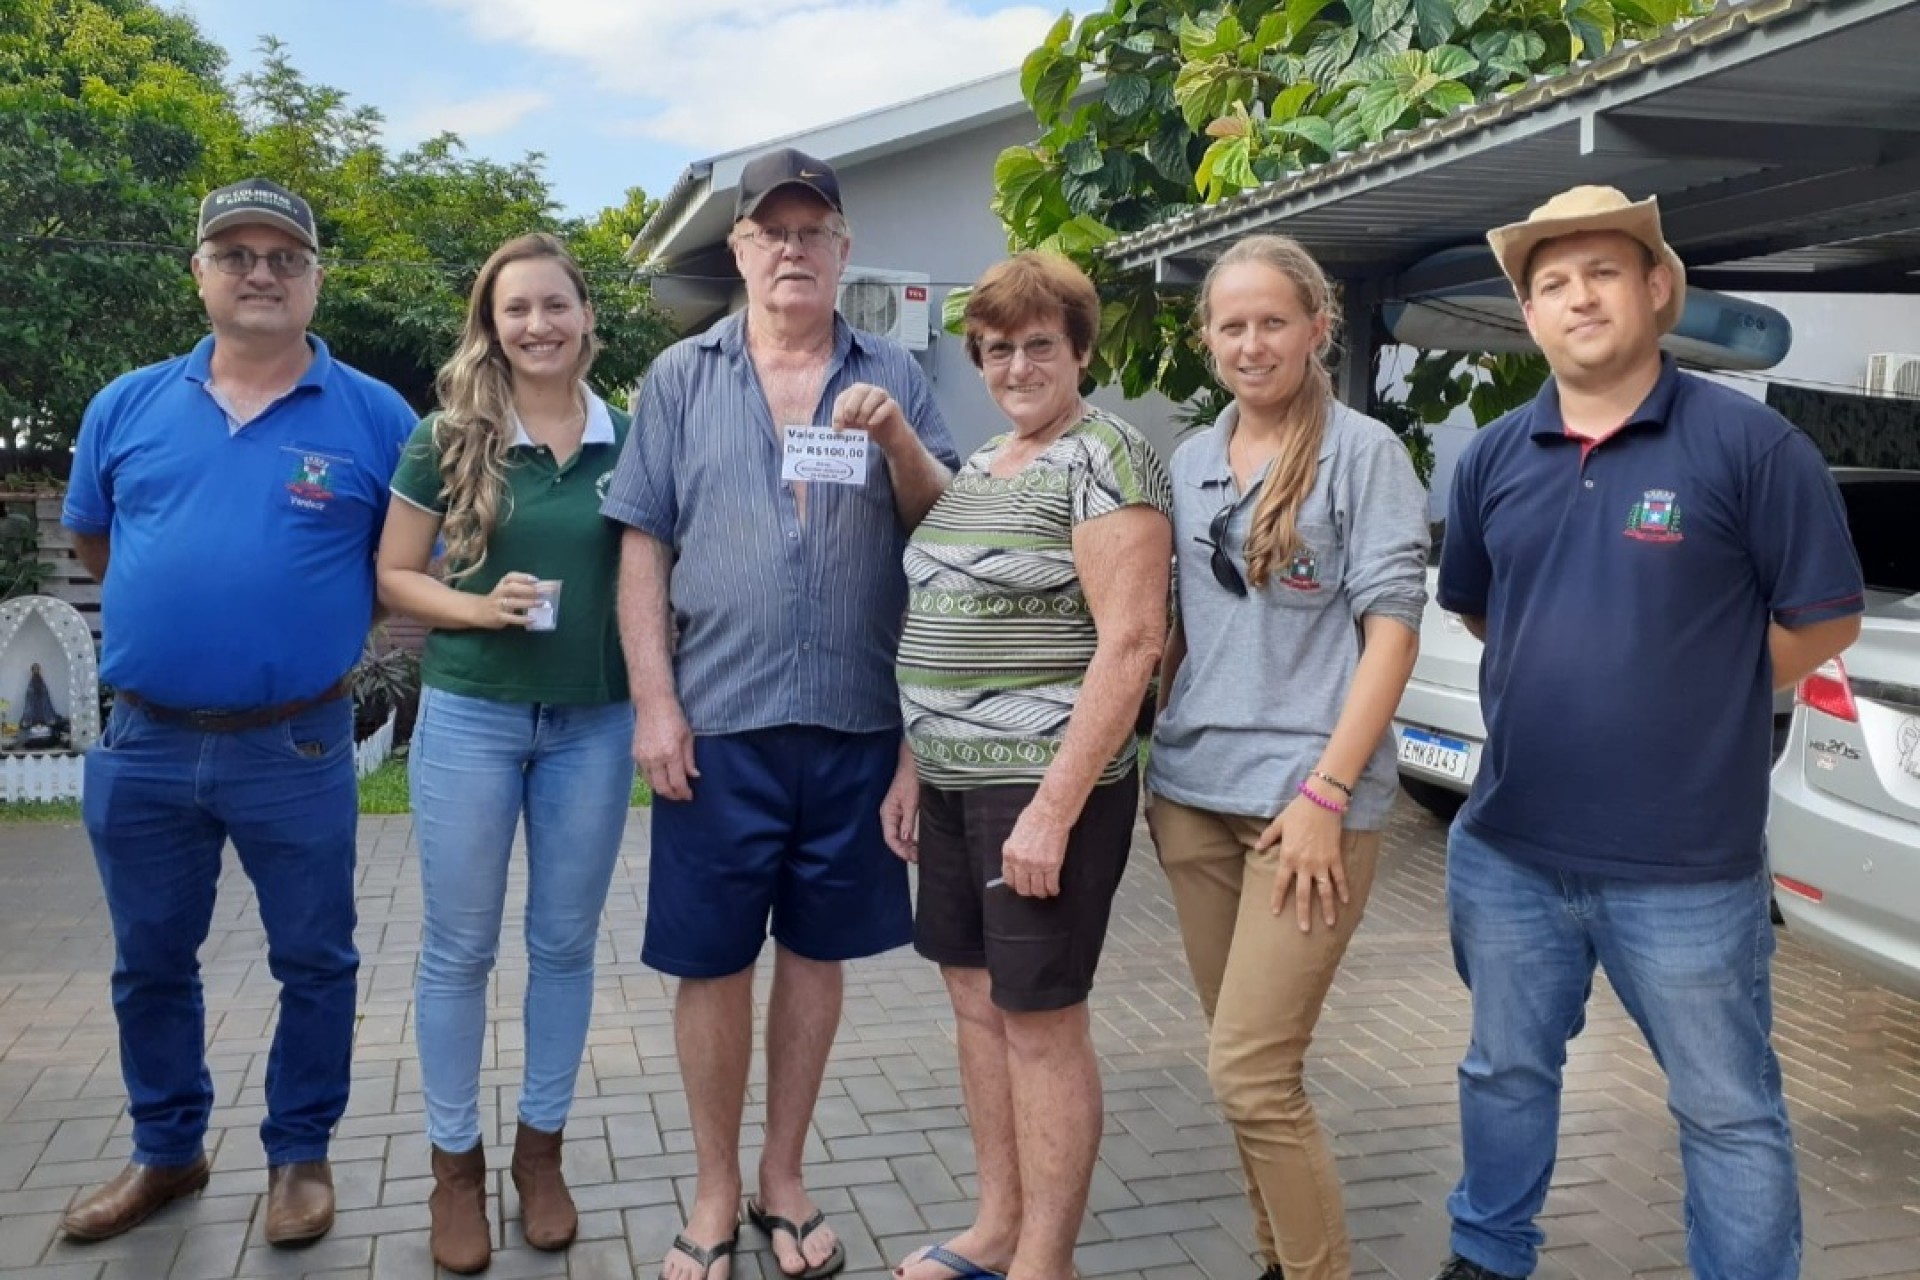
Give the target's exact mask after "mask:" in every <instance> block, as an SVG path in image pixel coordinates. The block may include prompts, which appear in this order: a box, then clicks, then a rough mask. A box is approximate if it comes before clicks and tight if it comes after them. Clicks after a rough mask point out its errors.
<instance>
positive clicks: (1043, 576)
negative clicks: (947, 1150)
mask: <svg viewBox="0 0 1920 1280" xmlns="http://www.w3.org/2000/svg"><path fill="white" fill-rule="evenodd" d="M1099 321H1100V299H1099V297H1098V295H1097V294H1096V293H1095V292H1094V288H1093V284H1092V282H1091V281H1089V280H1088V279H1087V278H1086V276H1085V275H1084V274H1082V273H1081V271H1080V269H1079V268H1077V267H1075V266H1074V265H1073V264H1072V263H1070V262H1068V261H1066V260H1065V259H1063V258H1059V257H1055V256H1052V255H1046V254H1038V253H1023V254H1021V255H1019V256H1018V257H1015V258H1013V259H1011V260H1009V261H1007V262H1003V263H1001V264H999V265H998V266H996V267H994V268H992V269H991V270H989V271H988V272H987V273H986V275H985V276H983V277H982V278H981V280H980V282H979V283H978V285H977V286H975V288H974V290H973V293H972V296H971V298H970V299H969V300H968V303H967V310H966V325H967V353H968V355H969V356H970V357H971V358H972V359H973V362H974V364H975V365H977V366H978V367H979V369H980V372H981V375H982V376H983V377H984V378H985V379H986V384H987V390H988V392H989V393H990V394H991V395H992V396H993V399H994V401H995V403H997V404H998V405H999V406H1000V409H1001V411H1002V412H1003V413H1005V414H1006V417H1007V420H1008V422H1009V424H1010V425H1011V427H1012V430H1010V431H1008V432H1007V433H1005V434H1004V435H1000V436H997V437H995V438H994V439H992V440H990V441H988V442H987V444H985V445H984V446H983V447H982V448H981V449H980V451H979V452H978V453H976V454H974V455H973V457H972V458H971V459H969V460H968V462H967V464H966V466H965V467H964V468H963V469H962V470H961V472H960V474H959V475H958V476H956V477H955V478H954V481H953V483H952V485H951V486H950V487H949V488H948V489H947V492H946V494H945V496H943V497H942V498H941V499H940V501H939V502H938V503H936V504H935V505H934V508H933V510H932V511H931V512H929V513H928V515H927V517H926V519H925V520H923V521H921V523H920V526H919V528H918V529H916V530H915V532H914V535H913V538H912V540H911V542H910V543H909V544H908V547H907V553H906V569H907V581H908V585H909V589H910V596H909V601H910V602H909V606H908V615H907V624H906V630H905V633H904V635H903V636H902V638H901V642H900V663H899V678H900V701H901V705H902V709H903V711H904V715H905V719H906V730H907V739H908V742H909V743H910V744H911V746H912V748H913V753H914V757H915V759H916V761H917V762H918V765H919V771H920V821H919V836H918V849H917V854H918V861H919V864H920V876H919V880H920V886H919V900H918V903H917V905H916V909H915V918H914V947H915V949H916V950H918V951H919V952H920V954H921V955H923V956H926V957H927V958H928V959H930V960H933V961H935V962H936V963H938V964H939V965H940V967H941V972H942V974H943V975H944V977H945V978H946V982H947V990H948V992H949V994H950V995H951V996H952V999H953V1008H954V1014H955V1016H956V1019H957V1021H958V1024H959V1040H960V1075H961V1086H962V1089H963V1091H964V1093H965V1096H966V1102H967V1113H968V1115H969V1117H970V1119H971V1121H972V1125H973V1142H974V1151H975V1155H976V1157H977V1163H978V1167H979V1171H980V1206H979V1210H978V1213H977V1215H976V1216H975V1218H974V1222H973V1225H972V1226H971V1227H969V1228H968V1229H967V1230H965V1231H963V1232H961V1233H960V1234H959V1235H958V1236H956V1237H954V1238H953V1239H951V1240H948V1241H946V1242H945V1243H944V1244H940V1245H933V1246H929V1247H927V1248H924V1249H922V1250H920V1251H919V1252H917V1253H915V1254H914V1255H913V1256H911V1257H910V1258H908V1259H907V1260H906V1261H905V1262H903V1263H902V1264H901V1266H900V1268H899V1269H898V1271H897V1272H896V1274H897V1275H900V1276H901V1277H903V1278H904V1280H955V1278H956V1277H973V1276H989V1275H1001V1274H1005V1275H1007V1276H1009V1277H1012V1278H1013V1280H1060V1277H1063V1276H1068V1275H1071V1274H1073V1242H1074V1237H1075V1236H1076V1235H1077V1234H1078V1233H1079V1229H1080V1221H1081V1217H1082V1215H1083V1214H1084V1212H1085V1209H1086V1201H1087V1186H1088V1183H1089V1181H1090V1180H1091V1178H1092V1175H1093V1162H1094V1156H1095V1154H1096V1152H1097V1150H1098V1148H1099V1142H1100V1128H1101V1121H1102V1106H1101V1097H1100V1077H1099V1066H1098V1063H1097V1061H1096V1059H1095V1057H1094V1052H1093V1041H1092V1037H1091V1034H1090V1030H1089V1026H1088V1019H1087V1003H1086V1001H1087V993H1088V991H1089V990H1090V989H1091V987H1092V985H1093V973H1094V969H1095V967H1096V966H1097V965H1098V964H1099V960H1100V950H1101V946H1102V944H1103V943H1104V942H1105V940H1106V932H1107V917H1108V912H1109V908H1110V907H1111V904H1112V901H1113V894H1114V891H1115V890H1116V889H1117V888H1118V887H1119V884H1120V875H1121V872H1122V871H1123V870H1124V869H1125V867H1126V862H1127V849H1128V846H1129V844H1130V842H1131V840H1132V833H1133V823H1134V814H1135V808H1136V803H1137V801H1138V798H1139V776H1138V771H1137V767H1136V763H1135V761H1136V758H1137V754H1138V752H1137V747H1136V743H1135V741H1134V736H1133V726H1134V718H1135V712H1136V710H1137V709H1138V708H1139V706H1140V703H1141V699H1142V696H1143V695H1144V693H1145V691H1146V688H1147V682H1148V680H1149V679H1150V678H1151V677H1152V675H1153V672H1154V669H1155V663H1156V662H1157V661H1158V658H1159V655H1160V652H1161V649H1162V646H1163V644H1164V642H1165V633H1166V621H1167V577H1168V566H1169V562H1170V560H1171V557H1172V524H1171V521H1170V519H1169V515H1168V512H1169V508H1170V505H1171V500H1172V495H1171V488H1170V482H1169V480H1168V474H1167V468H1166V466H1165V464H1164V463H1163V462H1162V461H1161V460H1160V458H1159V456H1158V455H1157V454H1156V453H1155V452H1154V450H1153V447H1152V446H1151V445H1150V444H1148V443H1147V441H1146V440H1145V438H1144V437H1142V436H1141V435H1140V433H1139V432H1138V431H1136V430H1134V428H1132V427H1130V426H1128V425H1127V424H1126V423H1125V422H1122V421H1120V420H1119V419H1118V418H1116V417H1114V416H1112V415H1111V414H1108V413H1106V412H1104V411H1102V410H1099V409H1095V408H1093V407H1092V406H1090V405H1088V404H1087V403H1086V402H1085V401H1084V400H1082V399H1081V398H1080V383H1081V379H1082V377H1083V376H1084V374H1085V371H1086V368H1087V362H1088V360H1089V359H1090V358H1091V355H1092V351H1093V341H1094V337H1095V334H1096V332H1097V330H1098V326H1099ZM893 839H894V840H895V841H896V851H897V852H899V853H901V855H902V856H904V857H909V858H911V857H913V856H914V855H915V852H916V851H915V848H914V846H913V844H912V843H911V842H910V840H909V839H908V838H907V833H904V832H899V831H896V832H894V833H893Z"/></svg>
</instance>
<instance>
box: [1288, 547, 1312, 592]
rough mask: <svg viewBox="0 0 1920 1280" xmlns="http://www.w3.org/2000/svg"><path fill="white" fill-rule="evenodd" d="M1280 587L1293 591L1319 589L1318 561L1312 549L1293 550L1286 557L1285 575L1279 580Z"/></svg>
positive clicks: (1297, 548)
mask: <svg viewBox="0 0 1920 1280" xmlns="http://www.w3.org/2000/svg"><path fill="white" fill-rule="evenodd" d="M1280 585H1281V586H1283V587H1292V588H1293V589H1294V590H1295V591H1318V590H1319V589H1320V561H1319V558H1318V557H1316V556H1315V555H1314V554H1313V548H1312V547H1296V548H1294V552H1293V554H1292V555H1290V556H1288V557H1287V573H1286V576H1285V577H1283V578H1281V579H1280Z"/></svg>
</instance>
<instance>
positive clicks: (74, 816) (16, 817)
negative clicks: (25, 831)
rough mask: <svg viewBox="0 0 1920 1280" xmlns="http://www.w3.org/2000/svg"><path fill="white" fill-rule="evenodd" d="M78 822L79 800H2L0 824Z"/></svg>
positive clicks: (0, 803)
mask: <svg viewBox="0 0 1920 1280" xmlns="http://www.w3.org/2000/svg"><path fill="white" fill-rule="evenodd" d="M78 821H80V802H79V801H78V800H0V822H78Z"/></svg>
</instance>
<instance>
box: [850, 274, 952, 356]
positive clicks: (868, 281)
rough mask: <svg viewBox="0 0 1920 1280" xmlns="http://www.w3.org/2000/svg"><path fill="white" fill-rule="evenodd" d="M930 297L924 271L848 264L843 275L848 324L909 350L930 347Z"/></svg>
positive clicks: (922, 349)
mask: <svg viewBox="0 0 1920 1280" xmlns="http://www.w3.org/2000/svg"><path fill="white" fill-rule="evenodd" d="M930 297H931V290H930V289H929V288H928V277H927V273H926V272H924V271H890V270H888V269H886V268H885V267H855V266H849V267H848V268H847V271H846V274H845V275H843V276H842V277H841V278H840V314H841V315H843V316H845V317H846V318H847V323H848V324H850V325H852V326H853V327H854V328H856V329H865V330H866V331H867V332H868V333H877V334H879V335H880V336H881V337H883V338H892V339H893V340H894V341H895V342H897V343H899V344H900V345H901V346H903V347H906V348H907V349H908V350H910V351H925V350H926V349H927V304H928V299H929V298H930Z"/></svg>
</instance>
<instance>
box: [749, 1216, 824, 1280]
mask: <svg viewBox="0 0 1920 1280" xmlns="http://www.w3.org/2000/svg"><path fill="white" fill-rule="evenodd" d="M826 1220H827V1215H826V1213H825V1211H824V1210H820V1209H815V1210H814V1211H813V1216H812V1217H811V1218H808V1219H807V1220H806V1222H805V1224H803V1225H801V1226H797V1227H796V1226H794V1225H793V1220H792V1219H791V1218H783V1217H781V1216H780V1215H779V1214H777V1213H768V1212H767V1211H766V1210H765V1209H762V1208H761V1207H760V1202H759V1201H758V1200H749V1201H747V1221H748V1222H751V1223H752V1224H753V1225H754V1226H755V1227H757V1228H759V1229H760V1230H761V1231H764V1232H766V1235H767V1240H768V1242H769V1243H771V1242H772V1240H773V1233H774V1232H776V1231H784V1232H786V1233H787V1234H788V1235H790V1236H792V1237H793V1247H794V1248H795V1249H798V1250H800V1256H801V1258H802V1259H804V1258H805V1257H806V1256H807V1255H806V1248H805V1244H806V1239H807V1237H808V1236H810V1235H812V1234H813V1233H814V1232H816V1231H818V1230H819V1229H820V1227H821V1226H822V1224H824V1223H825V1222H826ZM846 1265H847V1249H846V1246H845V1245H843V1244H841V1243H840V1241H838V1240H835V1241H834V1242H833V1252H832V1253H830V1254H828V1255H827V1256H826V1257H825V1258H823V1259H821V1261H820V1262H819V1263H818V1264H817V1265H815V1266H811V1267H808V1268H807V1269H806V1270H805V1271H787V1270H785V1269H783V1268H782V1267H781V1266H780V1259H779V1256H778V1255H775V1257H774V1261H773V1269H774V1270H775V1271H778V1272H779V1273H780V1274H781V1275H782V1276H784V1277H786V1280H821V1277H823V1276H831V1275H838V1274H839V1273H840V1272H841V1271H842V1270H844V1269H845V1267H846Z"/></svg>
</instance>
